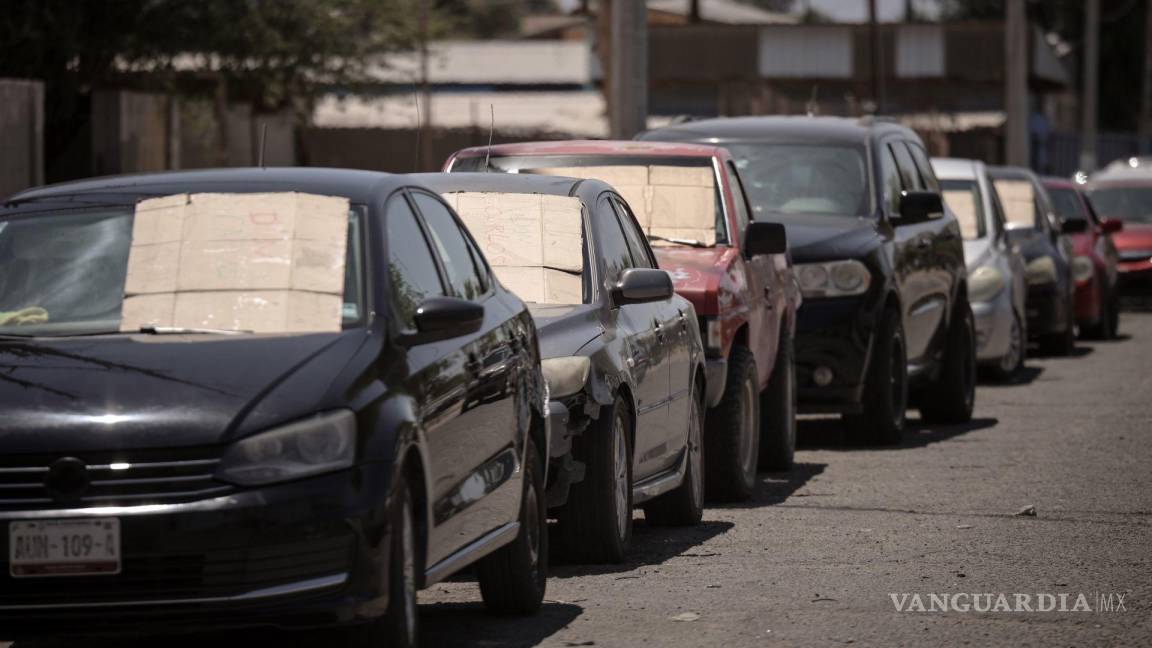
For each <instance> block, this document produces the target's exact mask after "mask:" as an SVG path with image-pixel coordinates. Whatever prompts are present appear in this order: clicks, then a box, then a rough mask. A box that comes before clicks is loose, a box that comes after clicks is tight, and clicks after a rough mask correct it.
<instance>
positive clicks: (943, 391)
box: [920, 303, 976, 423]
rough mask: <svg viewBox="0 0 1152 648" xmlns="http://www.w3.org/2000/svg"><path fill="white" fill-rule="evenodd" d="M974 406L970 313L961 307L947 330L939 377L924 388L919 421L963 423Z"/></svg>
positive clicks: (974, 336) (972, 335)
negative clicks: (946, 342) (946, 345)
mask: <svg viewBox="0 0 1152 648" xmlns="http://www.w3.org/2000/svg"><path fill="white" fill-rule="evenodd" d="M975 403H976V334H975V326H974V322H973V320H972V309H971V308H969V307H968V304H967V303H964V304H961V311H960V313H959V317H954V318H953V321H952V325H951V326H950V327H949V328H948V347H947V348H946V349H944V360H943V363H942V364H941V367H940V374H939V376H938V377H937V378H936V379H935V380H933V381H932V382H931V383H929V384H928V385H927V388H926V389H925V390H924V396H923V402H921V403H920V418H922V419H923V420H924V421H926V422H928V423H965V422H967V421H970V420H972V408H973V406H974V405H975Z"/></svg>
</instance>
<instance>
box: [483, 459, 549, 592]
mask: <svg viewBox="0 0 1152 648" xmlns="http://www.w3.org/2000/svg"><path fill="white" fill-rule="evenodd" d="M524 454H525V458H524V493H523V496H522V497H521V499H520V533H518V534H517V535H516V539H515V540H513V541H512V542H510V543H508V544H506V545H504V546H503V547H500V548H499V549H497V550H496V551H494V552H493V553H491V554H488V555H487V556H485V557H484V558H483V559H481V560H480V562H479V564H477V566H476V574H477V580H478V581H479V583H480V595H481V596H483V597H484V605H485V606H486V607H487V608H488V611H489V612H493V613H495V614H532V613H534V612H536V611H537V610H539V609H540V605H541V603H543V602H544V589H545V586H546V585H547V579H548V511H547V508H546V505H545V501H544V499H545V498H544V488H545V486H544V466H543V462H542V461H541V458H540V452H539V450H538V449H537V447H536V443H535V442H534V441H533V440H532V438H531V437H529V438H528V447H527V449H526V450H525V452H524Z"/></svg>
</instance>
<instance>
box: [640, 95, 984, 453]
mask: <svg viewBox="0 0 1152 648" xmlns="http://www.w3.org/2000/svg"><path fill="white" fill-rule="evenodd" d="M640 139H645V140H664V141H693V142H708V143H715V144H720V145H722V146H725V147H727V148H728V149H729V150H730V151H731V152H732V155H733V157H735V158H736V160H737V166H738V167H739V168H740V174H741V176H742V177H743V179H744V183H745V188H746V189H747V192H748V197H749V200H750V202H751V203H752V208H753V212H754V216H755V218H756V219H757V220H769V221H774V222H780V223H784V224H785V226H786V228H787V231H788V242H789V246H790V250H791V254H792V258H793V261H794V262H795V264H796V270H797V273H796V274H797V277H798V279H799V281H800V287H801V290H802V292H803V296H804V303H803V304H802V306H801V307H800V312H799V318H798V322H797V331H796V366H797V367H796V368H797V379H798V381H799V385H800V408H801V411H803V412H809V413H841V414H843V415H844V421H845V423H846V424H847V425H848V427H849V429H850V430H851V431H852V432H853V434H854V436H856V437H857V438H859V439H861V440H863V441H866V442H870V443H895V442H897V441H899V439H900V437H901V435H902V433H903V429H904V419H905V413H904V411H905V408H906V406H907V404H908V402H909V399H911V401H912V403H913V404H914V405H915V406H917V407H919V409H920V413H921V416H922V418H923V419H924V420H925V421H928V422H940V423H943V422H949V423H953V422H963V421H967V420H968V419H970V418H971V416H972V405H973V401H974V400H975V357H974V348H975V344H974V341H975V340H974V338H975V334H974V331H973V326H972V311H971V308H970V307H969V305H968V293H967V284H966V275H965V269H964V250H963V247H962V244H961V238H960V228H959V225H958V224H957V222H956V219H955V217H954V216H953V215H952V214H951V213H950V212H948V211H947V210H946V209H945V207H944V205H943V203H942V200H941V197H940V184H939V182H938V181H937V179H936V176H935V174H934V173H933V172H932V167H931V166H930V165H929V163H928V155H927V154H926V153H925V151H924V146H923V144H922V143H921V142H920V138H919V137H917V136H916V134H915V133H914V132H912V131H911V130H909V129H907V128H904V127H902V126H900V125H897V124H895V123H891V122H886V121H883V120H878V119H872V118H864V119H846V118H835V117H745V118H737V119H710V120H703V121H695V122H688V123H684V124H678V125H675V126H671V127H668V128H663V129H659V130H654V131H649V132H646V133H643V134H641V135H640Z"/></svg>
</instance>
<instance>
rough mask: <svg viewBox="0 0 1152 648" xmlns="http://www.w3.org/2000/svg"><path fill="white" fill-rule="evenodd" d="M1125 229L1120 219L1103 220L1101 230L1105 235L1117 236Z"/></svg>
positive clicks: (1101, 220)
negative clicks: (1116, 234) (1117, 233)
mask: <svg viewBox="0 0 1152 648" xmlns="http://www.w3.org/2000/svg"><path fill="white" fill-rule="evenodd" d="M1122 229H1124V221H1122V220H1120V219H1118V218H1101V219H1100V230H1101V231H1103V232H1104V233H1105V234H1115V233H1116V232H1119V231H1120V230H1122Z"/></svg>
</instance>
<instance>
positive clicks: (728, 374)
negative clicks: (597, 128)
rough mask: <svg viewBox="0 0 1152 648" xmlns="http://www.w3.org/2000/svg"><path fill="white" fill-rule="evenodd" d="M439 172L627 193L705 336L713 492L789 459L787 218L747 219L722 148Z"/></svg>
mask: <svg viewBox="0 0 1152 648" xmlns="http://www.w3.org/2000/svg"><path fill="white" fill-rule="evenodd" d="M445 170H446V171H450V172H451V171H456V172H465V171H467V172H475V171H492V172H502V173H547V174H552V175H564V176H576V177H587V178H596V179H599V180H603V181H605V182H608V183H609V184H611V185H613V187H615V189H616V190H617V191H618V192H620V194H621V195H622V196H623V197H624V198H625V199H626V200H627V201H628V204H629V207H630V208H631V210H632V211H633V214H634V215H635V216H636V218H637V221H638V222H639V223H640V224H641V226H642V227H643V228H644V230H645V232H646V233H647V234H648V238H649V240H650V241H651V243H652V247H653V249H654V250H655V252H656V257H657V260H658V261H659V263H660V267H661V268H662V269H664V270H666V271H668V273H669V274H670V275H671V276H672V280H673V282H674V284H675V287H676V292H678V293H679V294H680V295H682V296H684V297H685V298H687V299H688V300H690V301H691V302H692V304H693V306H695V308H696V313H697V315H698V316H699V319H700V322H699V325H700V332H701V338H702V339H703V340H704V341H705V347H706V355H707V365H706V372H707V375H706V391H707V394H706V398H707V402H706V405H707V406H708V408H709V409H708V411H707V419H706V427H705V435H704V436H705V443H704V457H705V462H706V463H705V479H706V488H707V491H708V494H709V496H711V497H712V498H714V499H720V500H740V499H745V498H747V497H749V496H750V495H751V494H752V492H753V489H754V487H755V484H756V472H757V467H758V465H759V466H761V467H764V468H766V469H771V470H786V469H788V468H790V467H791V465H792V455H793V450H794V448H795V444H796V417H795V413H796V405H795V402H796V378H795V367H794V364H793V362H792V337H793V331H794V330H795V325H796V309H797V307H798V306H799V303H800V291H799V287H798V284H797V283H796V280H795V278H794V277H793V273H792V264H791V260H790V258H789V255H788V253H787V243H786V239H785V235H784V228H783V226H782V225H780V224H778V223H770V222H764V221H760V222H756V221H753V220H752V218H751V213H752V212H751V210H750V209H749V208H748V201H747V197H746V195H745V193H744V188H743V186H742V185H741V181H740V176H739V173H738V172H737V170H736V165H735V163H734V162H733V160H732V159H731V157H730V156H729V153H728V151H727V150H726V149H724V148H720V147H716V146H709V145H702V144H672V143H662V142H626V141H569V142H534V143H524V144H504V145H499V146H492V147H477V148H470V149H464V150H462V151H458V152H457V153H455V154H453V155H452V157H451V158H449V160H448V162H447V163H446V164H445Z"/></svg>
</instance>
